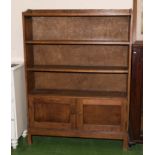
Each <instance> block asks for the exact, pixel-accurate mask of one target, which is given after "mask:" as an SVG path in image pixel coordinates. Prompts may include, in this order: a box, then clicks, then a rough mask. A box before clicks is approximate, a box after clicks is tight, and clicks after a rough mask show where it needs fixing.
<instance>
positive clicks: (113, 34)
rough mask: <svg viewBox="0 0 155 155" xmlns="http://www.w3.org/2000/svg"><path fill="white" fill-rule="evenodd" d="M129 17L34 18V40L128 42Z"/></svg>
mask: <svg viewBox="0 0 155 155" xmlns="http://www.w3.org/2000/svg"><path fill="white" fill-rule="evenodd" d="M129 22H130V17H129V16H125V17H124V16H120V17H119V16H118V17H112V16H111V17H32V31H33V40H103V41H128V40H129Z"/></svg>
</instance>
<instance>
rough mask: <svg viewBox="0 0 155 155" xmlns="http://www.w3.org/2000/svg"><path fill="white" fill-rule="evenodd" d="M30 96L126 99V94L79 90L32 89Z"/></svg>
mask: <svg viewBox="0 0 155 155" xmlns="http://www.w3.org/2000/svg"><path fill="white" fill-rule="evenodd" d="M30 94H32V95H35V94H40V95H41V94H43V95H46V94H47V95H49V94H51V95H55V96H73V97H127V93H126V92H115V91H80V90H53V89H50V90H49V89H34V90H32V91H31V92H30Z"/></svg>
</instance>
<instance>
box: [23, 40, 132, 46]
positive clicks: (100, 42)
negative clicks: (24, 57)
mask: <svg viewBox="0 0 155 155" xmlns="http://www.w3.org/2000/svg"><path fill="white" fill-rule="evenodd" d="M25 43H26V44H36V45H57V44H76V45H82V44H83V45H87V44H88V45H89V44H90V45H92V44H93V45H130V42H127V41H104V40H29V41H25Z"/></svg>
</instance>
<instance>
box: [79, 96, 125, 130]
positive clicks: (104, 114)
mask: <svg viewBox="0 0 155 155" xmlns="http://www.w3.org/2000/svg"><path fill="white" fill-rule="evenodd" d="M78 114H79V116H78V124H79V128H80V129H82V130H102V131H117V132H120V131H122V130H123V129H124V125H125V117H124V116H125V115H124V114H125V100H123V99H115V98H114V99H110V98H106V99H81V100H80V101H79V102H78Z"/></svg>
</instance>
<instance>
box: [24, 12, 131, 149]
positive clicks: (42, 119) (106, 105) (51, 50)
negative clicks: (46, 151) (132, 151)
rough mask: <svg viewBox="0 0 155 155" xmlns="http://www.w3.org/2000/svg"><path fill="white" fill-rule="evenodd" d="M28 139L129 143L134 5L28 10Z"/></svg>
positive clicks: (26, 68) (26, 50) (25, 23)
mask: <svg viewBox="0 0 155 155" xmlns="http://www.w3.org/2000/svg"><path fill="white" fill-rule="evenodd" d="M23 31H24V48H25V73H26V85H27V102H28V143H29V144H31V143H32V136H33V135H51V136H67V137H85V138H106V139H120V140H123V147H124V148H127V147H128V113H129V99H130V74H131V45H132V41H131V38H132V37H131V34H132V10H27V11H26V12H23Z"/></svg>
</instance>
